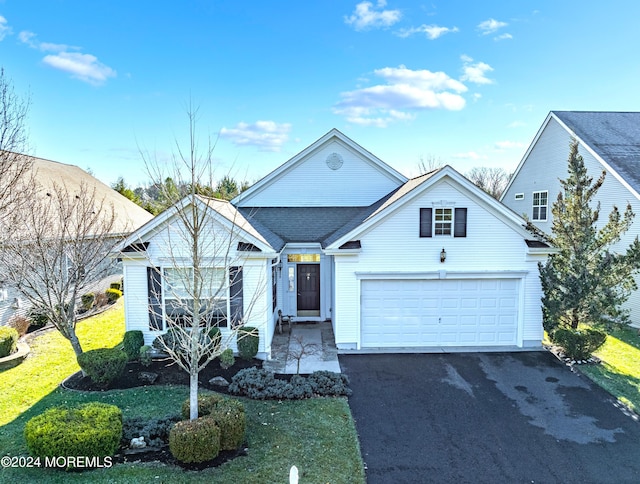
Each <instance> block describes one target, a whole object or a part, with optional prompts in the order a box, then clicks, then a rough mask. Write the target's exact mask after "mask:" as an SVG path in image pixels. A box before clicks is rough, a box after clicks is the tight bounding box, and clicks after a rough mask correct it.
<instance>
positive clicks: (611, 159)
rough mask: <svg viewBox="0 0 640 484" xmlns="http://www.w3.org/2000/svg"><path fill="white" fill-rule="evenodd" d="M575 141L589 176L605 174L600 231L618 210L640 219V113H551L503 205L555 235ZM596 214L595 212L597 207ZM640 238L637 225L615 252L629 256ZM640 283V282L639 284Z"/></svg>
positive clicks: (638, 300)
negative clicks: (553, 210) (555, 211)
mask: <svg viewBox="0 0 640 484" xmlns="http://www.w3.org/2000/svg"><path fill="white" fill-rule="evenodd" d="M573 138H575V139H576V140H577V141H578V143H579V147H578V150H579V153H580V155H582V158H583V159H584V164H585V167H586V168H587V172H588V173H589V176H591V177H593V178H594V179H597V178H598V177H599V176H600V174H601V173H602V172H603V171H605V172H606V177H605V181H604V184H603V185H602V187H601V188H600V190H599V191H598V193H597V194H596V198H595V201H596V202H599V203H600V220H599V225H600V226H602V225H604V224H605V223H606V222H607V220H608V216H609V213H610V212H611V210H612V209H613V207H614V205H615V206H617V207H618V209H619V210H620V211H621V212H624V210H625V209H626V206H627V204H628V203H630V204H631V207H632V208H633V211H634V213H635V214H636V218H637V217H638V216H639V214H640V113H632V112H582V111H551V112H550V113H549V115H548V116H547V118H546V119H545V120H544V123H542V126H541V128H540V129H539V130H538V133H537V134H536V136H535V138H534V139H533V142H532V143H531V145H530V146H529V149H528V150H527V152H526V153H525V155H524V157H523V159H522V161H521V162H520V164H519V165H518V168H517V169H516V171H515V173H514V175H513V177H512V178H511V180H510V182H509V185H508V186H507V188H506V190H505V191H504V194H503V196H502V199H501V201H502V203H504V204H505V205H507V206H508V207H509V208H511V209H512V210H513V211H514V212H516V213H519V214H524V215H526V216H527V217H528V218H529V220H531V221H532V222H533V223H534V224H535V225H536V226H537V227H539V228H540V229H542V230H543V231H545V232H547V233H551V225H552V214H551V207H552V206H553V203H554V202H555V201H556V199H557V197H558V194H559V193H560V191H561V186H560V182H559V180H560V179H562V180H564V179H566V178H567V176H568V173H567V160H568V158H569V145H570V144H571V141H572V139H573ZM594 208H595V207H594ZM639 234H640V223H639V222H638V221H637V220H636V221H634V223H633V224H632V226H631V228H630V230H629V231H628V232H627V233H626V235H625V236H624V237H623V238H622V240H621V241H620V242H619V243H618V244H616V246H615V247H614V248H615V249H617V250H625V249H626V248H627V247H628V246H629V244H630V243H631V242H632V241H633V239H635V237H637V236H638V235H639ZM637 280H638V279H637ZM627 307H628V308H629V309H630V310H631V322H632V324H633V325H634V326H640V292H638V291H636V292H635V293H634V294H632V296H631V298H630V299H629V301H628V303H627Z"/></svg>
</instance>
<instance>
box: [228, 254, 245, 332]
mask: <svg viewBox="0 0 640 484" xmlns="http://www.w3.org/2000/svg"><path fill="white" fill-rule="evenodd" d="M229 299H230V301H229V311H230V314H229V327H230V328H236V327H237V326H239V325H241V324H242V318H243V316H244V315H243V300H242V267H239V266H234V267H229Z"/></svg>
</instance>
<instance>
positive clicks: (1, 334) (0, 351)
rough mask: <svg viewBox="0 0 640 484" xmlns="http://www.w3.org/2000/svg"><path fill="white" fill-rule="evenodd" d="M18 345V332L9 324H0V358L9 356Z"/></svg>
mask: <svg viewBox="0 0 640 484" xmlns="http://www.w3.org/2000/svg"><path fill="white" fill-rule="evenodd" d="M17 346H18V332H17V331H16V329H15V328H10V327H9V326H0V358H4V357H5V356H9V355H10V354H11V353H13V352H15V351H16V348H17Z"/></svg>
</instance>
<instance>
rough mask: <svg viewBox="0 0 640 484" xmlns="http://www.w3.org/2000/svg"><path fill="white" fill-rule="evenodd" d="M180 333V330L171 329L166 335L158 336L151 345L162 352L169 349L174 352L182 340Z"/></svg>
mask: <svg viewBox="0 0 640 484" xmlns="http://www.w3.org/2000/svg"><path fill="white" fill-rule="evenodd" d="M179 331H180V330H179V329H178V328H169V329H168V330H167V332H166V333H164V334H161V335H159V336H156V338H155V339H154V340H153V343H151V345H152V346H153V347H154V348H155V349H157V350H160V351H166V349H167V348H169V349H170V350H172V351H174V350H175V349H176V347H177V344H178V341H179V339H180V334H181V333H180V332H179Z"/></svg>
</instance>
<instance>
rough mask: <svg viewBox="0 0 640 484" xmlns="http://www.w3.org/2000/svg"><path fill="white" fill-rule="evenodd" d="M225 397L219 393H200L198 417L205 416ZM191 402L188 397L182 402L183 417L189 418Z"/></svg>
mask: <svg viewBox="0 0 640 484" xmlns="http://www.w3.org/2000/svg"><path fill="white" fill-rule="evenodd" d="M224 399H225V398H224V397H223V396H222V395H219V394H218V393H212V394H210V395H198V417H205V416H207V415H209V414H210V413H211V411H212V410H213V409H214V408H215V406H216V405H218V404H219V403H220V402H222V401H223V400H224ZM190 406H191V404H190V402H189V399H188V398H187V399H186V400H185V401H184V402H182V418H184V419H188V418H189V414H190V413H191V411H190Z"/></svg>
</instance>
